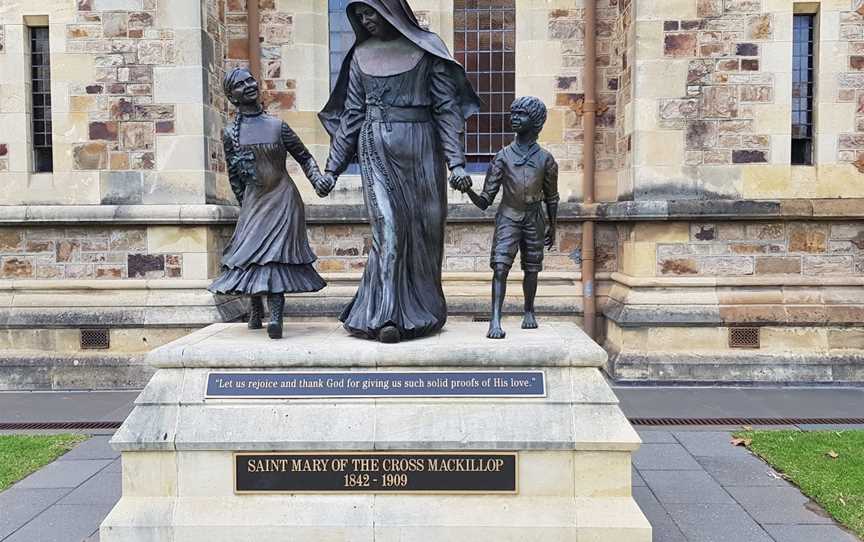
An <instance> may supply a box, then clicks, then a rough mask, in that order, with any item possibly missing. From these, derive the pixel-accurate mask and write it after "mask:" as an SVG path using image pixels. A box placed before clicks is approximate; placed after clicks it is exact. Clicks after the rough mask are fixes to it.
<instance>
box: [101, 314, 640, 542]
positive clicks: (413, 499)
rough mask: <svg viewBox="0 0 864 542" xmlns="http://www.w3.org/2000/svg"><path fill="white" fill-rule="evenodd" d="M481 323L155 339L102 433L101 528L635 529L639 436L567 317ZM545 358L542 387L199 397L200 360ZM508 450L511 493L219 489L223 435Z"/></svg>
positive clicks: (358, 446)
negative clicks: (107, 474)
mask: <svg viewBox="0 0 864 542" xmlns="http://www.w3.org/2000/svg"><path fill="white" fill-rule="evenodd" d="M485 329H486V325H485V324H482V323H469V322H464V323H458V322H457V323H452V324H450V325H448V326H447V328H446V329H445V330H444V331H443V332H441V333H440V334H438V335H436V336H434V337H429V338H426V339H421V340H417V341H411V342H405V343H401V344H397V345H382V344H378V343H376V342H371V341H365V340H361V339H356V338H353V337H349V336H347V335H346V334H345V333H344V332H343V331H342V330H341V328H340V327H339V326H338V325H336V324H330V323H326V324H323V323H310V324H305V325H304V324H292V325H288V326H286V329H285V336H286V337H287V338H286V339H284V340H282V341H269V340H268V339H266V335H265V334H264V333H263V332H253V331H249V330H247V329H246V328H245V326H244V325H242V324H215V325H212V326H209V327H208V328H205V329H202V330H201V331H198V332H196V333H193V334H192V335H189V336H187V337H184V338H183V339H180V340H178V341H175V342H174V343H171V344H168V345H166V346H164V347H162V348H159V349H157V350H154V351H153V352H152V353H151V355H150V361H151V362H152V363H153V364H154V365H156V366H157V367H159V370H158V371H157V373H156V375H155V376H154V377H153V379H152V380H151V382H150V384H149V385H148V386H147V388H146V389H145V390H144V392H142V394H141V396H140V397H139V398H138V400H137V402H136V407H135V409H134V411H133V412H132V414H130V416H129V418H128V419H127V420H126V422H125V423H124V425H123V427H122V428H121V429H120V430H119V431H118V432H117V434H116V435H115V437H114V439H113V441H112V442H113V445H114V446H115V447H116V448H117V449H119V450H121V451H122V454H123V497H122V499H121V500H120V502H119V503H118V504H117V506H116V507H115V508H114V510H113V511H112V512H111V514H109V516H108V517H107V518H106V519H105V522H104V523H103V525H102V529H101V540H103V541H104V542H133V541H134V542H141V541H145V540H147V541H151V540H183V541H184V542H185V541H195V540H206V541H207V542H222V541H225V542H227V541H236V540H283V539H285V540H289V539H290V540H292V541H308V542H313V541H315V542H318V541H322V540H328V541H330V540H332V541H346V542H347V541H352V542H353V541H367V540H368V541H372V540H375V541H381V540H388V541H389V540H393V541H397V540H399V541H409V540H418V541H420V540H422V541H424V542H429V541H442V542H443V541H445V540H446V541H448V542H452V541H471V542H476V541H477V540H490V541H498V540H519V541H520V542H524V541H535V540H536V541H544V542H546V541H565V540H566V541H576V540H591V541H597V542H604V541H608V542H613V541H614V542H650V540H651V528H650V526H649V524H648V522H647V520H646V519H645V517H644V516H643V515H642V513H641V512H640V511H639V509H638V507H637V506H636V504H635V502H634V501H633V499H632V496H631V493H630V486H631V479H630V476H631V474H630V473H631V470H630V457H631V453H632V452H633V451H634V450H635V449H636V448H637V447H638V445H639V438H638V436H637V435H636V433H635V431H633V429H632V428H631V427H630V425H629V423H628V422H627V420H626V418H625V417H624V415H623V414H622V412H621V410H620V408H619V407H618V404H617V399H616V398H615V396H614V394H613V393H612V391H611V389H610V388H609V386H608V385H607V384H606V382H605V380H604V379H603V377H602V375H601V374H600V371H599V369H598V367H599V366H600V365H601V364H602V363H604V361H605V359H606V354H605V352H604V351H603V350H602V349H601V348H600V347H598V346H597V345H596V344H594V343H593V342H591V341H590V340H589V339H588V338H587V337H586V336H585V335H584V334H583V333H582V331H581V330H579V328H578V327H576V326H575V325H573V324H568V323H560V322H558V323H555V322H541V328H540V329H538V330H534V331H523V330H521V329H518V327H517V326H509V327H508V338H507V339H505V340H503V341H490V340H488V339H485V337H484V333H485ZM335 369H341V370H364V371H369V370H376V369H378V370H382V371H383V370H388V371H390V370H394V371H395V370H414V371H426V370H450V371H453V370H460V371H471V370H483V371H490V370H499V369H501V370H542V371H543V372H544V374H545V379H546V395H545V397H523V398H515V397H507V398H501V397H496V398H491V397H490V398H468V397H446V398H386V399H380V398H379V399H371V398H370V399H356V398H355V399H332V398H331V399H326V398H319V399H281V400H275V399H232V400H226V399H222V400H214V399H205V385H206V381H207V374H208V373H209V372H210V371H211V370H219V371H220V372H230V371H247V372H248V371H250V370H261V371H281V372H310V371H316V370H326V371H333V370H335ZM238 451H245V452H256V451H259V452H270V451H273V452H340V451H341V452H345V451H356V452H363V451H376V452H382V451H384V452H386V451H401V452H408V451H417V452H422V451H427V452H428V451H447V452H490V453H494V452H502V451H508V452H517V453H518V454H519V462H518V469H517V472H516V477H517V481H518V490H517V492H516V493H515V494H509V495H499V494H471V495H454V494H444V493H442V494H383V493H363V494H357V493H333V494H321V493H302V494H273V495H238V494H235V493H234V475H233V453H234V452H238Z"/></svg>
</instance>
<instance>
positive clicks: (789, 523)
mask: <svg viewBox="0 0 864 542" xmlns="http://www.w3.org/2000/svg"><path fill="white" fill-rule="evenodd" d="M615 392H616V393H617V394H618V397H619V398H620V400H621V404H622V408H623V410H624V412H625V414H627V415H628V416H630V417H643V418H659V417H673V418H674V417H682V416H683V417H688V418H701V417H706V418H709V417H710V418H732V417H758V418H770V417H784V418H793V417H797V418H842V417H860V416H861V415H862V414H861V413H862V412H864V388H661V387H616V388H615ZM136 396H137V393H136V392H66V393H63V392H7V393H0V422H59V421H121V420H123V419H124V418H125V417H126V415H127V414H128V412H129V411H130V410H131V408H132V401H134V399H135V397H136ZM798 427H800V428H801V429H805V430H806V429H819V428H822V427H815V426H812V427H811V426H798ZM774 428H777V427H774ZM857 428H862V429H864V426H857ZM730 429H732V428H730ZM111 432H112V431H105V432H103V433H107V434H102V435H96V436H94V437H93V438H91V439H90V440H88V441H86V442H84V443H83V444H81V445H79V446H78V447H77V448H75V449H74V450H72V451H71V452H69V453H68V454H66V455H65V456H63V457H62V458H60V459H59V460H58V461H55V462H54V463H52V464H50V465H48V466H46V467H45V468H43V469H42V470H40V471H38V472H36V473H34V474H32V475H31V476H29V477H28V478H26V479H24V480H22V481H21V482H19V483H17V484H15V485H14V486H13V487H11V488H10V489H8V490H6V491H5V492H2V493H0V542H36V541H38V542H80V541H82V540H84V541H87V542H94V541H97V540H98V527H99V524H100V523H101V521H102V519H103V518H104V517H105V515H107V513H108V511H109V510H110V509H111V507H112V506H113V504H114V503H115V502H117V499H119V498H120V460H119V457H118V454H117V453H116V452H114V451H113V450H111V449H110V447H109V446H108V439H109V436H108V434H110V433H111ZM639 434H640V435H641V436H642V439H643V441H644V444H643V445H642V448H641V449H640V450H639V451H638V452H637V453H636V454H635V456H634V459H633V466H634V472H633V495H634V497H635V498H636V501H637V502H638V503H639V505H640V507H641V508H642V510H643V511H644V512H645V514H646V516H648V519H649V521H650V522H651V525H652V526H653V527H654V533H655V534H654V542H721V541H722V542H729V541H734V542H771V541H774V542H857V538H856V537H854V536H853V535H851V534H849V533H847V532H845V531H844V530H842V529H841V528H840V527H838V526H837V525H836V524H835V523H834V522H833V521H832V520H831V519H830V518H828V517H826V516H825V515H824V512H822V511H821V510H820V509H819V508H818V507H817V506H815V505H814V504H812V503H810V502H809V501H808V499H807V498H806V497H804V496H803V495H802V494H801V493H800V492H799V491H798V490H797V489H796V488H794V487H793V486H791V485H790V484H788V483H787V482H785V481H784V480H782V479H781V478H779V477H778V475H777V474H776V473H774V472H773V471H772V470H771V468H770V467H768V466H767V465H766V464H765V463H763V462H762V461H761V460H759V459H757V458H756V457H754V456H752V455H751V454H750V453H749V452H748V451H747V450H746V449H744V448H741V447H734V446H732V445H731V444H730V443H729V440H730V432H729V431H725V430H718V429H717V428H711V429H710V430H705V428H698V429H687V428H681V429H666V428H662V429H648V428H644V429H643V428H640V430H639Z"/></svg>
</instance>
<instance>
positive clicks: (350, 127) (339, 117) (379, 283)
mask: <svg viewBox="0 0 864 542" xmlns="http://www.w3.org/2000/svg"><path fill="white" fill-rule="evenodd" d="M357 4H365V5H367V6H369V7H371V8H373V9H375V11H377V12H378V13H379V14H380V15H382V16H383V17H384V18H385V19H386V20H387V21H388V22H389V23H390V24H391V25H393V27H394V28H396V30H398V31H399V33H400V34H401V35H402V37H401V38H399V40H401V41H402V42H403V45H402V46H401V49H400V48H399V47H395V48H390V49H389V50H387V54H395V55H400V54H401V55H405V56H403V57H402V58H401V59H397V60H401V62H399V61H397V62H385V61H384V59H381V60H382V61H381V62H380V63H379V62H375V64H379V65H381V64H391V65H400V64H401V65H402V66H403V68H400V69H397V70H391V72H392V73H374V72H375V70H372V69H369V68H370V64H369V63H368V62H361V61H360V60H359V59H358V56H364V55H358V52H359V53H364V54H365V57H364V58H367V59H368V58H369V53H368V52H365V51H362V49H363V48H364V47H367V46H369V45H370V43H372V42H370V43H365V42H366V41H367V40H368V39H369V37H370V36H369V34H368V32H367V31H366V30H365V28H363V26H362V25H361V24H360V22H359V21H358V19H357V17H356V16H355V14H354V11H353V8H354V6H356V5H357ZM347 10H348V17H349V20H350V22H351V25H352V27H353V28H354V32H355V34H356V42H355V45H354V46H353V47H352V48H351V50H349V52H348V54H347V56H346V58H345V61H344V62H343V64H342V68H341V72H340V73H339V78H338V80H337V83H336V87H335V88H334V90H333V93H332V95H331V97H330V100H329V101H328V102H327V105H326V106H325V107H324V109H323V110H322V112H321V113H320V115H319V116H320V118H321V121H322V123H323V124H324V126H325V128H326V129H327V131H328V133H329V134H330V136H331V144H330V158H329V160H328V162H327V170H328V171H334V172H336V173H341V172H343V171H344V170H345V169H346V168H347V166H348V165H349V163H350V162H351V160H352V159H353V158H354V157H355V155H356V156H357V159H358V161H359V163H360V171H361V176H362V180H363V195H364V200H365V202H366V208H367V212H368V216H369V220H370V224H371V227H372V246H371V248H370V250H369V257H368V261H367V264H366V269H365V272H364V273H363V278H362V280H361V283H360V288H359V289H358V291H357V293H356V295H355V296H354V299H353V300H352V301H351V302H350V303H349V304H348V306H347V307H346V308H345V310H344V311H343V312H342V315H341V317H340V319H341V320H342V322H344V325H345V328H346V329H347V330H348V331H350V332H351V333H354V334H356V335H360V336H364V337H368V338H376V337H377V336H378V332H379V331H380V330H381V328H382V327H385V326H395V327H396V328H397V329H398V330H399V334H400V337H401V338H402V339H410V338H415V337H421V336H424V335H428V334H430V333H434V332H435V331H437V330H439V329H441V327H443V325H444V323H445V322H446V320H447V304H446V302H445V300H444V292H443V290H442V288H441V264H442V258H443V251H444V224H445V221H446V218H447V175H448V171H447V170H448V167H449V168H450V169H452V168H454V167H456V166H459V165H464V163H465V158H464V153H463V148H462V135H463V130H464V125H465V118H466V117H468V116H469V115H471V114H473V113H475V112H476V111H477V110H478V109H479V103H480V101H479V98H478V97H477V95H476V94H475V92H474V90H473V89H472V88H471V84H470V83H469V82H468V80H467V77H466V75H465V70H464V69H463V68H462V66H460V65H459V64H458V63H457V62H456V61H455V60H454V59H453V57H452V56H451V55H450V53H449V52H448V50H447V47H446V46H445V45H444V43H443V42H442V41H441V38H439V37H438V35H436V34H434V33H432V32H428V31H426V30H423V29H422V28H420V26H419V25H418V23H417V19H416V18H415V16H414V13H413V12H412V11H411V8H410V7H409V6H408V4H407V3H406V2H405V1H404V0H359V1H355V2H351V3H350V4H348V6H347ZM376 41H377V40H376ZM394 51H395V52H394ZM372 54H373V55H374V54H376V53H372ZM409 57H410V58H409ZM373 58H374V57H373ZM414 58H416V59H417V60H416V61H414ZM412 62H413V67H412V65H411V63H412ZM405 66H407V67H405ZM379 71H380V70H379ZM372 73H374V74H372Z"/></svg>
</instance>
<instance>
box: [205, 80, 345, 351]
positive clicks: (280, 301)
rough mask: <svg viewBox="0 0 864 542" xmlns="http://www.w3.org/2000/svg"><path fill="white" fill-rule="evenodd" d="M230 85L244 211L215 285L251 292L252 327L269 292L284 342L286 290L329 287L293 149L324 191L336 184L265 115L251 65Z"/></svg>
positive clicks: (228, 145) (233, 147)
mask: <svg viewBox="0 0 864 542" xmlns="http://www.w3.org/2000/svg"><path fill="white" fill-rule="evenodd" d="M223 90H224V91H225V95H226V96H227V97H228V99H229V100H230V101H231V103H232V104H234V105H235V106H236V107H237V116H236V117H235V119H234V121H233V122H231V123H230V124H229V125H228V126H227V127H226V128H225V131H224V133H223V135H222V142H223V145H224V147H225V161H226V162H227V164H228V179H229V181H230V183H231V189H232V190H233V191H234V195H235V196H237V201H238V202H239V203H240V216H239V218H238V219H237V227H236V228H235V229H234V235H233V236H232V237H231V241H229V243H228V246H227V247H225V252H224V253H223V255H222V274H221V275H219V277H218V278H217V279H216V280H214V281H213V283H212V284H211V285H210V287H209V290H210V291H211V292H213V293H218V294H235V295H249V296H251V307H250V311H249V329H261V327H262V324H261V319H262V315H263V312H264V303H263V299H262V298H263V297H264V296H267V303H268V305H269V308H270V323H269V324H268V325H267V334H268V335H269V336H270V338H271V339H279V338H281V337H282V313H283V309H284V306H285V294H286V293H296V292H315V291H318V290H320V289H321V288H323V287H324V286H325V285H326V283H325V282H324V279H322V278H321V276H320V275H318V272H317V271H315V269H314V268H313V267H312V263H313V262H314V261H315V259H316V257H315V254H314V253H313V252H312V249H311V248H310V247H309V242H308V240H307V239H306V218H305V214H304V210H303V200H302V199H300V193H299V192H298V191H297V187H296V186H295V185H294V181H292V180H291V177H289V176H288V172H287V171H286V169H285V157H286V154H287V153H290V154H291V157H292V158H294V160H296V161H297V163H298V164H300V167H301V168H302V169H303V174H304V175H306V178H307V179H309V180H310V181H311V182H312V185H313V186H314V187H315V190H316V192H317V193H318V195H319V196H322V197H323V196H324V195H326V192H327V191H329V189H330V188H332V187H329V188H328V184H327V183H328V179H327V178H326V177H324V176H323V175H322V174H321V172H320V171H319V169H318V164H316V162H315V158H313V157H312V155H311V154H310V153H309V151H308V150H307V149H306V146H305V145H303V142H301V141H300V138H299V137H297V134H296V133H294V131H293V130H292V129H291V128H290V127H289V126H288V125H287V124H285V123H284V122H282V121H281V120H279V119H278V118H275V117H271V116H270V115H268V114H266V113H264V109H263V107H262V106H261V104H260V103H259V101H258V96H259V91H258V82H257V81H256V80H255V78H254V77H252V75H251V74H250V73H249V71H248V70H247V69H245V68H236V69H234V70H233V71H232V72H230V73H229V74H228V75H226V76H225V80H224V81H223Z"/></svg>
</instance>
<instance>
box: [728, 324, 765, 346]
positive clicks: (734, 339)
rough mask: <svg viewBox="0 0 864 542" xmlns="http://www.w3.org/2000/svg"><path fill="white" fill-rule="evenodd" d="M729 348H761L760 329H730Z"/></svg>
mask: <svg viewBox="0 0 864 542" xmlns="http://www.w3.org/2000/svg"><path fill="white" fill-rule="evenodd" d="M729 348H759V328H758V327H731V328H729Z"/></svg>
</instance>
